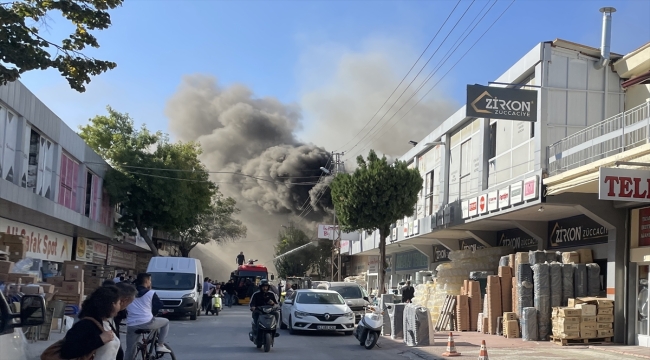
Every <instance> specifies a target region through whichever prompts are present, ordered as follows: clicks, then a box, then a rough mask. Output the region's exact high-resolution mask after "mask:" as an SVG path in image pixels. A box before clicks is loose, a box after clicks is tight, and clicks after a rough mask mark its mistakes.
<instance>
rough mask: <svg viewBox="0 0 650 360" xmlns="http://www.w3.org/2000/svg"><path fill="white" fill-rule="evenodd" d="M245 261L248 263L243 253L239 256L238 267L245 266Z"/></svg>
mask: <svg viewBox="0 0 650 360" xmlns="http://www.w3.org/2000/svg"><path fill="white" fill-rule="evenodd" d="M244 261H246V256H244V252H243V251H241V252H240V253H239V255H237V265H239V266H242V265H244Z"/></svg>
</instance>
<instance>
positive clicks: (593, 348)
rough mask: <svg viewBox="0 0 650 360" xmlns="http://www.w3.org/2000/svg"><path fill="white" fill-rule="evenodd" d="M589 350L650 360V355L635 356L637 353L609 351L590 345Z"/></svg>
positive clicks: (605, 348) (603, 347)
mask: <svg viewBox="0 0 650 360" xmlns="http://www.w3.org/2000/svg"><path fill="white" fill-rule="evenodd" d="M589 349H592V350H600V351H607V352H610V353H614V354H620V355H627V356H634V357H637V358H640V359H650V355H641V354H635V353H631V352H627V351H624V350H614V349H608V348H607V347H605V346H593V345H590V346H589Z"/></svg>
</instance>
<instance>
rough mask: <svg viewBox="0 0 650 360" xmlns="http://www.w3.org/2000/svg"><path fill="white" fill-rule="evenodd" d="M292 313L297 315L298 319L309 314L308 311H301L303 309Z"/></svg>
mask: <svg viewBox="0 0 650 360" xmlns="http://www.w3.org/2000/svg"><path fill="white" fill-rule="evenodd" d="M293 314H294V315H296V317H297V318H298V319H302V318H304V317H306V316H309V314H308V313H306V312H303V311H296V312H295V313H293Z"/></svg>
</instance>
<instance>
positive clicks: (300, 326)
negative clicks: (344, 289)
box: [280, 289, 354, 335]
mask: <svg viewBox="0 0 650 360" xmlns="http://www.w3.org/2000/svg"><path fill="white" fill-rule="evenodd" d="M287 327H288V328H289V333H290V334H292V335H294V334H295V333H296V332H297V331H336V332H343V333H345V335H352V332H353V331H354V312H352V310H350V307H348V305H347V304H346V303H345V300H343V297H341V295H340V294H339V293H337V292H336V291H331V290H321V289H304V290H303V289H300V290H296V291H294V292H293V293H292V294H291V295H290V296H289V297H288V298H287V299H285V300H284V303H282V319H281V320H280V328H281V329H286V328H287Z"/></svg>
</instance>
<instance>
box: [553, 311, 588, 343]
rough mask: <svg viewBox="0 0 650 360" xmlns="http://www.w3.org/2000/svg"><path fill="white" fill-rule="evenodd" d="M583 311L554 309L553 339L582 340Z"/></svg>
mask: <svg viewBox="0 0 650 360" xmlns="http://www.w3.org/2000/svg"><path fill="white" fill-rule="evenodd" d="M581 316H582V310H580V309H574V308H568V307H556V308H553V317H552V320H553V337H554V338H555V339H580V336H581V335H580V322H581V320H582V319H581Z"/></svg>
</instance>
